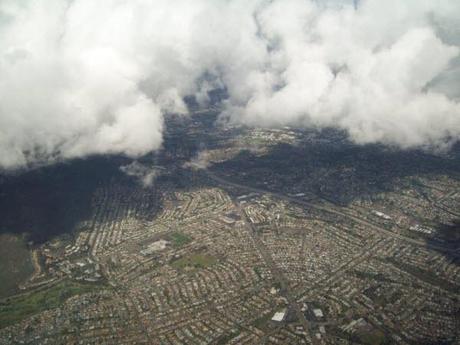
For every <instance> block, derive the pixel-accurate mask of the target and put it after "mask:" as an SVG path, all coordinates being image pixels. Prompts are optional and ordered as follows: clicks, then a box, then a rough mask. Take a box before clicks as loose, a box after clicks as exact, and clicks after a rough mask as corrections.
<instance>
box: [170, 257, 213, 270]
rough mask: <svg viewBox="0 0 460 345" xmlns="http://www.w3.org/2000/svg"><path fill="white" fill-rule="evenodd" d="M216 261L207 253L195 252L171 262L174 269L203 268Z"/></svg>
mask: <svg viewBox="0 0 460 345" xmlns="http://www.w3.org/2000/svg"><path fill="white" fill-rule="evenodd" d="M216 262H217V258H215V257H214V256H211V255H208V254H202V253H195V254H191V255H187V256H184V257H182V258H180V259H178V260H176V261H174V262H173V263H172V266H173V267H174V268H176V269H184V268H185V267H192V268H205V267H208V266H211V265H213V264H215V263H216Z"/></svg>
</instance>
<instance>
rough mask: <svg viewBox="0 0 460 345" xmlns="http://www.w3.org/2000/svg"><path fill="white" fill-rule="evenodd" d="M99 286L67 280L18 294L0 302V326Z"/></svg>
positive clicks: (56, 305)
mask: <svg viewBox="0 0 460 345" xmlns="http://www.w3.org/2000/svg"><path fill="white" fill-rule="evenodd" d="M96 288H100V286H99V285H96V284H83V283H77V282H73V281H69V280H65V281H62V282H59V283H58V284H56V285H54V286H52V287H49V288H47V289H44V290H39V291H34V292H31V293H28V294H24V295H18V296H15V297H12V298H8V299H6V300H3V301H2V302H0V328H3V327H6V326H8V325H11V324H14V323H16V322H19V321H20V320H22V319H24V318H26V317H28V316H31V315H33V314H36V313H39V312H42V311H44V310H47V309H53V308H56V307H58V306H60V305H62V303H64V302H65V301H66V300H67V299H69V298H70V297H72V296H75V295H80V294H83V293H86V292H91V291H93V290H95V289H96Z"/></svg>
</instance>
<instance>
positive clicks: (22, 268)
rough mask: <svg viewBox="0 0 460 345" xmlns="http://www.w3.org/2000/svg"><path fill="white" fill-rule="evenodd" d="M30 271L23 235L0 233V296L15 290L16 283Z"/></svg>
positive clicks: (27, 275)
mask: <svg viewBox="0 0 460 345" xmlns="http://www.w3.org/2000/svg"><path fill="white" fill-rule="evenodd" d="M32 272H33V266H32V261H31V257H30V251H29V250H28V249H27V245H26V243H25V240H24V238H23V236H19V235H14V234H0V282H1V284H0V297H7V296H10V295H12V294H13V293H15V292H17V290H18V284H20V283H22V282H24V281H25V280H26V279H27V278H28V277H29V276H30V275H31V274H32Z"/></svg>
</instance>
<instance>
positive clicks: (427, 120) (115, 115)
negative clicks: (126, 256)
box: [0, 0, 460, 168]
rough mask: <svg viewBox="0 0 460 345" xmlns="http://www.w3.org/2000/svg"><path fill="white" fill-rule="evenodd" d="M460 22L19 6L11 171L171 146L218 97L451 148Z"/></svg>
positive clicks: (3, 91) (443, 14) (265, 111)
mask: <svg viewBox="0 0 460 345" xmlns="http://www.w3.org/2000/svg"><path fill="white" fill-rule="evenodd" d="M459 21H460V5H459V4H457V3H456V2H454V1H449V0H439V1H435V0H423V1H420V0H417V1H416V0H407V1H399V0H387V1H380V0H363V1H360V2H359V6H358V8H357V10H355V8H354V6H353V1H345V0H343V1H339V0H328V1H324V2H319V1H308V0H273V1H265V0H250V1H247V0H246V1H242V0H235V1H215V0H195V1H187V0H169V1H166V0H157V1H154V2H152V1H147V0H131V1H121V0H100V1H90V0H73V1H64V0H61V1H58V0H46V1H45V0H38V1H24V2H18V1H14V0H3V1H2V2H1V3H0V42H1V43H0V166H1V167H4V168H14V167H17V166H23V165H26V164H28V163H33V162H36V161H50V160H55V159H65V158H71V157H81V156H85V155H89V154H100V153H124V154H127V155H130V156H138V155H141V154H144V153H147V152H149V151H151V150H155V149H158V148H159V147H160V146H161V142H162V129H163V116H164V114H165V113H166V112H186V107H185V105H184V103H183V101H182V98H183V97H184V96H185V95H188V94H196V95H197V97H198V98H199V100H200V101H201V102H206V91H207V90H209V89H210V88H212V87H215V86H225V87H226V88H227V90H228V93H229V99H228V101H227V102H226V108H225V111H224V113H223V114H222V116H221V118H222V119H226V120H229V121H232V122H238V123H245V124H249V125H253V126H259V125H263V126H282V125H293V126H312V125H314V126H320V127H321V126H336V127H339V128H342V129H345V130H347V131H348V132H349V133H350V136H351V138H353V139H354V140H355V141H356V142H359V143H368V142H384V143H390V144H396V145H399V146H402V147H412V146H425V145H429V146H435V147H443V146H446V145H448V144H449V143H450V142H452V141H453V140H456V139H458V138H459V137H460V105H459V103H458V99H459V98H458V97H459V96H460V91H459V90H460V83H459V78H460V75H459V73H458V71H459V66H460V58H459V57H458V56H459V46H460V32H459V31H458V28H459V27H460V23H459ZM204 74H207V75H211V76H212V78H208V79H207V80H206V81H205V82H202V81H203V78H202V77H203V75H204Z"/></svg>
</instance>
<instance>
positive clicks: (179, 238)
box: [169, 232, 192, 248]
mask: <svg viewBox="0 0 460 345" xmlns="http://www.w3.org/2000/svg"><path fill="white" fill-rule="evenodd" d="M169 239H170V241H171V242H172V245H173V246H174V247H176V248H179V247H182V246H184V245H186V244H187V243H190V242H191V241H192V239H191V238H190V237H189V236H187V235H186V234H184V233H182V232H173V233H172V234H171V235H169Z"/></svg>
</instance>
